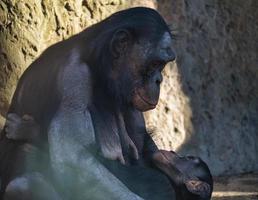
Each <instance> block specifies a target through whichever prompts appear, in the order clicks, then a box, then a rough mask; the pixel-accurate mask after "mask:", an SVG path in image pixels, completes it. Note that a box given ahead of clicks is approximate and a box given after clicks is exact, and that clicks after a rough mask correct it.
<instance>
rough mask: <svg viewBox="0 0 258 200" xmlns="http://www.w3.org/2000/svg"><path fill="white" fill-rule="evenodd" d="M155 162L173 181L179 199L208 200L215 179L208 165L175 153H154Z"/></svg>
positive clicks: (197, 159)
mask: <svg viewBox="0 0 258 200" xmlns="http://www.w3.org/2000/svg"><path fill="white" fill-rule="evenodd" d="M153 162H154V164H155V165H156V167H158V168H159V169H160V170H161V171H163V172H164V173H165V174H166V175H167V176H168V177H169V178H170V180H171V181H172V184H173V186H174V188H175V190H176V196H177V199H180V200H181V199H182V200H208V199H210V198H211V194H212V190H213V179H212V175H211V173H210V170H209V168H208V166H207V165H206V163H205V162H204V161H202V160H201V159H200V158H198V157H194V156H185V157H181V156H179V155H177V154H176V153H175V152H173V151H170V152H168V151H162V150H160V151H158V152H156V153H154V156H153Z"/></svg>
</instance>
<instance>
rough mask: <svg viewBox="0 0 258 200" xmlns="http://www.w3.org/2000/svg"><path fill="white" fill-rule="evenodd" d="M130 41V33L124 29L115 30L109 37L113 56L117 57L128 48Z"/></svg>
mask: <svg viewBox="0 0 258 200" xmlns="http://www.w3.org/2000/svg"><path fill="white" fill-rule="evenodd" d="M131 42H132V35H131V33H130V32H129V31H128V30H126V29H120V30H118V31H116V32H115V33H114V35H113V37H112V39H111V43H110V51H111V53H112V55H113V56H114V58H118V57H119V56H121V55H122V54H125V52H126V51H127V50H128V48H129V46H130V44H131Z"/></svg>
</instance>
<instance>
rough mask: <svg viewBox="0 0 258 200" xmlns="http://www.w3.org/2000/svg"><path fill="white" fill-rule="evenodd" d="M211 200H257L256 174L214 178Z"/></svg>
mask: <svg viewBox="0 0 258 200" xmlns="http://www.w3.org/2000/svg"><path fill="white" fill-rule="evenodd" d="M214 183H215V184H214V191H213V195H212V196H213V197H212V200H258V173H253V174H243V175H237V176H229V177H217V178H214Z"/></svg>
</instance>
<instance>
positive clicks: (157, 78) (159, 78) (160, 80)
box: [154, 73, 163, 86]
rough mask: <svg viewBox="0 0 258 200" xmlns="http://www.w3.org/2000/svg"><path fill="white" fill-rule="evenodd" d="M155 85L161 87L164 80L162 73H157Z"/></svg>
mask: <svg viewBox="0 0 258 200" xmlns="http://www.w3.org/2000/svg"><path fill="white" fill-rule="evenodd" d="M154 80H155V83H156V84H157V85H158V86H159V85H160V83H161V82H162V80H163V77H162V75H161V73H156V74H155V77H154Z"/></svg>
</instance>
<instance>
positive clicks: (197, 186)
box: [184, 180, 211, 199]
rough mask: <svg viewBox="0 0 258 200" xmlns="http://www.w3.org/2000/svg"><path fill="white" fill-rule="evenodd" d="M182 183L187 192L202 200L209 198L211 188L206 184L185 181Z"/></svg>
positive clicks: (197, 181)
mask: <svg viewBox="0 0 258 200" xmlns="http://www.w3.org/2000/svg"><path fill="white" fill-rule="evenodd" d="M184 183H185V186H186V188H187V190H188V191H189V192H191V193H192V194H195V195H198V196H200V197H201V198H203V199H206V198H209V197H210V195H211V187H210V185H209V184H208V183H206V182H203V181H200V180H186V181H185V182H184Z"/></svg>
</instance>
